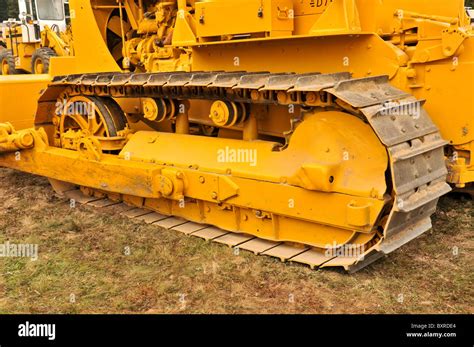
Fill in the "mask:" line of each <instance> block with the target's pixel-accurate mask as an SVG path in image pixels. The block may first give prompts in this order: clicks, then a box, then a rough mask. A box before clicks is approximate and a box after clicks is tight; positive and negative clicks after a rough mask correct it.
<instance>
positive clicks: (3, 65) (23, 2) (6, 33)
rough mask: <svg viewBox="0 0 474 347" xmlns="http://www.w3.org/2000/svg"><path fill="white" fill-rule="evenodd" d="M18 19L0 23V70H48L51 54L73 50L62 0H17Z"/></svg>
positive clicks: (8, 72)
mask: <svg viewBox="0 0 474 347" xmlns="http://www.w3.org/2000/svg"><path fill="white" fill-rule="evenodd" d="M18 5H19V11H20V19H19V20H8V21H4V22H3V23H1V24H0V25H1V27H0V29H1V30H0V31H1V37H0V43H1V44H2V45H1V46H0V73H1V74H2V75H13V74H17V73H25V72H27V73H36V74H41V73H48V71H49V62H50V59H51V57H55V56H68V55H72V54H73V53H74V51H73V46H72V33H71V31H70V29H69V28H68V27H67V26H66V14H67V12H68V3H64V2H63V0H36V1H34V0H31V1H29V0H19V1H18Z"/></svg>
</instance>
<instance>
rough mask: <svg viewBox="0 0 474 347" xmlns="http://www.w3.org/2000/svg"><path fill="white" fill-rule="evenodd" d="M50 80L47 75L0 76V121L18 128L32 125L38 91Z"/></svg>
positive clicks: (44, 87)
mask: <svg viewBox="0 0 474 347" xmlns="http://www.w3.org/2000/svg"><path fill="white" fill-rule="evenodd" d="M50 81H51V76H49V75H10V76H0V122H10V123H12V124H13V126H14V127H15V128H16V129H18V130H19V129H25V128H31V127H33V125H34V119H35V113H36V108H37V107H38V99H39V96H40V93H41V92H42V91H43V90H44V89H46V87H47V85H48V83H49V82H50Z"/></svg>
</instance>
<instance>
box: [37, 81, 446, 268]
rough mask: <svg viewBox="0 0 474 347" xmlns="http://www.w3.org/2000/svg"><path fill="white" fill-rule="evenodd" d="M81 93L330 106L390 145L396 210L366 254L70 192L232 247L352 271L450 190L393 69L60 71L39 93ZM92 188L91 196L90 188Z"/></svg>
mask: <svg viewBox="0 0 474 347" xmlns="http://www.w3.org/2000/svg"><path fill="white" fill-rule="evenodd" d="M74 95H85V96H99V97H113V98H125V97H133V98H136V97H163V98H170V99H175V100H186V99H208V100H221V99H223V100H229V101H236V102H243V103H268V104H279V105H290V104H292V105H299V106H305V107H311V106H316V105H315V104H314V96H315V95H316V96H318V100H326V101H327V106H328V107H335V105H338V106H337V107H340V108H341V109H343V110H344V111H345V112H349V113H351V114H353V115H354V116H357V117H359V118H362V119H364V120H365V121H366V122H367V123H368V124H370V126H371V127H372V129H373V131H374V132H375V133H376V135H377V136H378V138H379V140H380V142H381V143H382V144H383V145H384V146H385V148H386V151H387V153H388V156H389V163H388V165H389V168H390V176H391V177H390V179H389V181H390V183H389V185H388V192H387V194H388V195H390V196H391V199H392V203H391V204H389V205H388V206H390V210H389V211H388V210H387V211H385V219H384V224H383V231H382V232H381V233H380V234H379V235H377V236H376V237H374V239H373V242H371V243H370V246H369V247H367V249H366V250H365V253H364V255H363V257H359V258H354V257H345V256H332V257H329V258H328V257H327V256H326V255H325V254H324V249H317V248H315V247H313V246H308V245H303V244H302V245H294V244H290V243H285V242H275V241H270V240H264V239H260V238H258V237H255V236H251V235H246V234H238V233H233V232H229V231H225V230H222V229H219V228H216V227H213V226H209V225H204V224H200V223H195V222H188V221H186V220H183V219H180V218H176V217H171V216H165V215H162V214H160V213H157V212H156V211H150V210H145V209H142V208H137V207H131V206H126V205H125V204H123V202H122V201H120V200H116V201H112V200H109V199H107V198H97V197H95V196H93V195H94V194H93V193H92V194H89V195H86V196H84V195H82V192H81V191H80V190H75V191H70V192H66V195H67V196H68V197H69V198H71V199H75V200H77V201H78V202H83V203H86V204H88V205H92V206H96V207H102V208H115V209H118V210H120V209H123V211H119V212H121V213H123V214H125V215H126V216H128V217H130V218H134V219H141V220H143V221H145V222H147V223H151V224H154V225H157V226H160V227H164V228H166V229H171V230H176V231H180V232H182V233H184V234H187V235H191V236H196V237H200V238H203V239H206V240H212V241H214V242H217V243H222V244H226V245H228V246H231V247H238V248H239V249H244V250H249V251H252V252H254V253H256V254H263V255H270V256H274V257H277V258H279V259H281V260H282V261H292V262H298V263H304V264H307V265H309V266H310V267H311V268H320V267H321V268H322V267H329V266H342V267H344V268H345V269H346V270H348V271H350V272H355V271H357V270H359V269H360V268H362V267H364V266H366V265H368V264H370V263H371V262H373V261H375V260H376V259H378V258H380V257H382V256H383V255H385V254H388V253H390V252H392V251H393V250H395V249H397V248H399V247H400V246H402V245H403V244H405V243H407V242H408V241H410V240H412V239H414V238H415V237H417V236H419V235H421V234H422V233H423V232H425V231H427V230H429V229H430V228H431V219H430V216H431V215H432V214H433V213H434V212H435V209H436V205H437V201H438V199H439V197H440V196H442V195H444V194H446V193H447V192H449V191H450V187H449V185H448V184H447V183H446V175H447V170H446V167H445V163H444V153H443V147H444V146H445V145H446V141H444V140H443V139H442V137H441V135H440V133H439V131H438V129H437V128H436V126H435V125H434V124H433V122H432V121H431V119H430V117H429V116H428V114H427V113H426V111H425V110H424V109H423V101H421V100H417V99H416V98H414V97H413V96H411V95H410V94H407V93H405V92H403V91H401V90H399V89H396V88H394V87H392V86H391V85H390V83H389V79H388V77H387V76H375V77H366V78H359V79H352V78H351V76H350V74H349V73H344V72H343V73H335V74H319V73H312V74H275V73H267V72H262V73H247V72H189V73H187V72H173V73H143V74H133V73H128V74H122V73H102V74H85V75H69V76H62V77H57V78H55V79H54V81H53V82H52V84H51V85H50V87H49V89H48V90H47V91H46V93H45V94H44V95H43V97H42V98H41V99H40V103H41V102H46V103H48V102H52V101H55V100H56V99H58V98H64V97H70V96H74ZM91 195H92V196H91Z"/></svg>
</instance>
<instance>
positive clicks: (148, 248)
mask: <svg viewBox="0 0 474 347" xmlns="http://www.w3.org/2000/svg"><path fill="white" fill-rule="evenodd" d="M0 182H1V184H0V243H4V242H6V241H9V242H11V243H35V244H38V260H36V261H32V260H31V259H28V258H13V257H9V258H0V274H1V276H0V313H474V286H473V283H474V275H473V274H474V272H473V268H474V266H473V265H474V264H473V263H474V262H473V260H474V256H473V253H472V252H473V249H474V242H473V229H474V227H473V215H474V205H473V201H472V200H470V199H462V198H460V197H453V196H448V197H444V198H443V199H442V200H441V202H440V205H439V209H438V212H437V213H436V215H435V216H434V228H433V230H432V231H430V232H428V233H425V234H424V235H422V236H421V237H419V238H417V239H416V240H414V241H412V242H411V243H409V244H407V245H406V246H404V247H402V248H401V249H399V250H397V251H395V252H394V253H392V254H391V255H390V256H388V257H386V258H384V259H382V260H380V261H378V262H376V263H375V264H373V265H371V266H369V267H367V268H365V269H363V270H361V271H360V272H358V273H356V274H353V275H348V274H345V273H344V272H343V271H339V270H327V269H324V270H320V271H313V270H310V269H309V268H308V267H305V266H302V265H295V264H285V263H281V262H279V261H277V260H275V259H273V258H269V257H264V256H255V255H253V254H250V253H247V252H245V251H242V252H240V253H239V254H238V255H236V254H234V252H233V250H232V249H230V248H228V247H225V246H222V245H218V244H213V243H206V242H204V241H202V240H200V239H197V238H192V237H186V236H184V235H182V234H180V233H177V232H173V231H165V230H159V229H157V228H156V227H154V226H149V225H146V224H143V223H139V222H135V221H131V220H129V219H126V218H125V217H121V216H117V215H112V214H107V213H104V212H102V211H97V210H95V209H94V208H91V207H86V206H77V207H76V208H71V207H70V206H69V203H68V201H67V200H65V199H60V198H58V197H57V196H55V194H54V193H53V191H52V189H51V188H50V186H49V184H48V182H47V180H46V179H44V178H41V177H36V176H32V175H28V174H23V173H18V172H14V171H11V170H7V169H0Z"/></svg>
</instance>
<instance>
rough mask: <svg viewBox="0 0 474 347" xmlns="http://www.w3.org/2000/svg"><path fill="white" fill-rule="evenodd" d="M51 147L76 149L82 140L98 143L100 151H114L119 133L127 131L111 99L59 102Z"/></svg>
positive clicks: (120, 113) (84, 97)
mask: <svg viewBox="0 0 474 347" xmlns="http://www.w3.org/2000/svg"><path fill="white" fill-rule="evenodd" d="M53 123H54V124H55V130H56V131H55V133H56V135H55V141H54V143H55V145H56V146H58V147H62V148H68V149H77V146H78V142H79V141H80V139H81V138H82V137H84V136H92V137H94V138H97V139H99V140H100V141H101V142H102V143H103V144H105V146H103V147H104V148H103V149H104V150H115V149H117V148H116V147H117V146H118V147H120V144H114V143H113V141H111V140H109V141H106V140H107V139H116V140H117V141H119V142H120V139H119V138H120V132H121V131H123V130H125V129H126V128H127V119H126V117H125V115H124V113H123V111H122V109H121V108H120V106H119V105H118V104H117V103H116V102H115V100H113V99H112V98H102V97H95V96H74V97H71V98H69V99H67V100H65V101H63V107H62V109H61V110H60V112H59V114H58V115H57V116H56V117H55V118H54V120H53Z"/></svg>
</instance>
